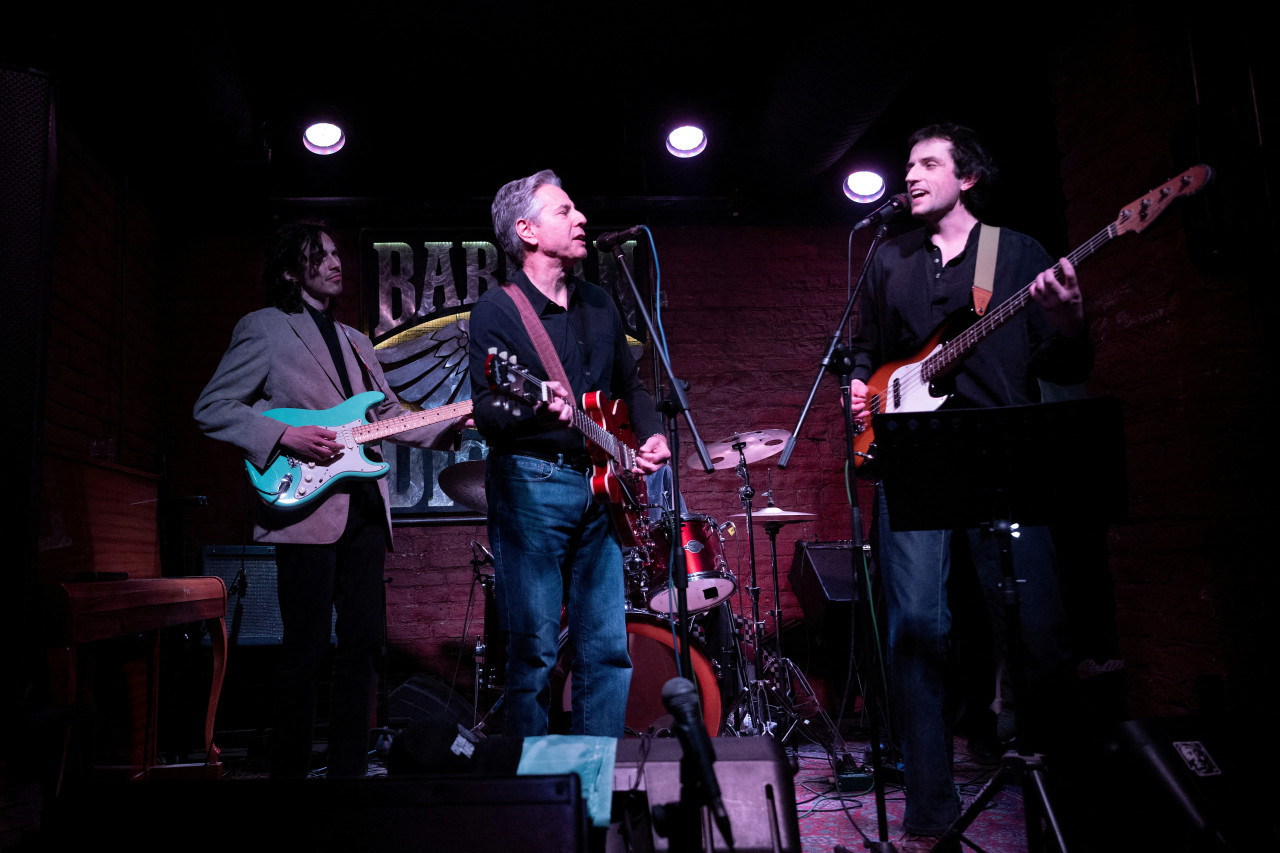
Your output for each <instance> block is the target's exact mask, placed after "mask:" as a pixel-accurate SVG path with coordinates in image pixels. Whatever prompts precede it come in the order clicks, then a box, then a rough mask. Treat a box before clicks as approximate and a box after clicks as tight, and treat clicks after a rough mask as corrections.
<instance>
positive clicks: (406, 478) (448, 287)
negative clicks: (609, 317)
mask: <svg viewBox="0 0 1280 853" xmlns="http://www.w3.org/2000/svg"><path fill="white" fill-rule="evenodd" d="M625 249H626V255H625V257H626V258H627V260H628V262H629V264H630V266H631V269H632V275H633V276H634V277H635V279H636V281H637V282H640V283H641V286H642V287H643V283H644V282H646V281H647V280H648V278H647V276H648V273H647V270H648V267H649V264H648V263H647V262H646V256H645V255H644V253H642V252H637V251H636V244H635V243H634V242H633V243H630V244H628V245H627V246H626V247H625ZM360 270H361V276H362V288H361V291H362V293H363V295H364V297H363V298H364V305H363V313H364V318H365V322H364V325H366V326H370V325H371V326H372V328H371V329H369V336H370V338H372V339H373V342H374V345H375V347H376V349H377V352H378V360H379V362H381V364H382V369H383V371H384V372H385V373H386V376H387V381H388V382H389V383H390V385H391V387H392V388H393V389H394V390H395V392H396V395H397V396H399V398H400V400H401V402H403V403H404V404H405V405H406V406H409V407H410V408H417V409H430V408H435V407H437V406H445V405H448V404H450V403H456V402H459V401H461V400H467V399H470V397H471V388H470V385H469V383H468V381H467V342H468V335H467V330H468V323H469V320H470V315H471V306H472V305H474V304H475V302H476V300H477V299H478V298H479V297H480V294H481V293H483V292H484V291H485V290H487V289H488V288H489V287H491V286H497V285H500V284H502V283H503V282H504V281H506V274H507V273H506V258H505V257H504V256H503V253H502V250H501V249H499V248H498V247H497V245H496V244H495V243H494V242H493V240H492V236H491V234H489V233H488V232H482V231H480V230H479V229H461V228H459V229H449V230H441V229H429V230H428V229H423V230H416V231H406V230H395V231H381V230H372V229H370V230H365V231H363V232H361V236H360ZM581 274H582V275H583V276H584V277H585V278H587V279H589V280H591V281H595V282H597V283H599V284H601V285H602V286H604V287H605V288H606V289H608V290H610V292H612V293H613V294H614V299H615V300H616V301H617V302H618V307H619V310H620V311H621V312H622V317H623V320H624V322H625V323H626V324H627V327H628V334H629V336H630V337H631V338H632V339H633V342H634V343H635V345H636V346H637V347H639V346H642V345H643V344H642V335H643V330H639V331H637V330H636V329H635V324H636V321H637V312H636V310H635V307H634V306H633V305H632V304H631V302H632V300H631V296H630V293H629V292H627V288H619V287H617V282H618V269H617V261H616V260H615V259H614V257H613V255H612V254H611V253H606V252H597V253H595V254H594V255H593V256H591V257H588V258H587V260H586V262H585V263H584V265H583V269H582V270H581ZM487 452H488V451H487V448H486V446H485V444H484V441H483V440H482V439H481V438H480V435H479V433H476V432H474V431H468V432H467V433H465V434H464V436H463V442H462V446H461V448H460V449H459V450H457V451H452V452H444V451H425V450H419V449H418V448H410V447H402V446H400V445H395V444H391V443H390V442H385V443H384V444H383V447H382V453H383V459H385V460H386V461H387V462H389V463H390V465H391V470H390V472H389V473H388V485H389V487H390V489H391V513H392V516H393V518H394V519H395V520H396V521H397V522H400V523H414V522H426V521H453V520H460V519H474V518H476V517H477V516H478V515H479V514H482V513H483V511H484V510H483V501H482V500H481V499H480V498H481V497H482V492H481V494H480V496H479V497H477V496H476V495H475V491H476V490H475V489H474V488H469V487H467V484H466V483H465V482H464V483H462V488H461V489H459V488H458V483H457V482H455V481H458V480H459V479H460V477H459V475H460V474H466V475H467V478H470V479H474V476H475V475H476V472H482V470H483V465H482V464H480V463H481V462H482V460H483V459H484V457H485V455H486V454H487ZM450 469H452V470H450ZM446 471H448V473H445V472H446ZM442 476H443V479H444V483H445V487H448V486H450V485H451V484H452V485H454V488H450V489H449V492H452V493H453V495H455V496H459V495H461V496H462V498H463V500H465V501H466V502H467V503H470V504H473V505H472V506H464V505H463V504H462V503H461V502H459V501H455V499H454V497H451V496H450V494H449V493H446V491H445V487H442V485H441V481H442ZM480 476H481V477H482V476H483V475H482V473H481V474H480ZM463 479H466V478H463ZM472 485H474V484H472ZM481 488H482V487H481Z"/></svg>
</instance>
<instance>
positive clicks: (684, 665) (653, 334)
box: [610, 241, 715, 675]
mask: <svg viewBox="0 0 1280 853" xmlns="http://www.w3.org/2000/svg"><path fill="white" fill-rule="evenodd" d="M624 245H625V244H624V242H623V241H618V242H616V243H614V244H613V245H612V246H611V247H610V248H611V249H612V252H613V257H614V258H615V259H616V260H617V262H618V269H619V271H620V278H625V279H626V281H627V285H628V286H629V287H630V289H631V295H632V298H633V299H634V300H635V305H636V310H638V311H639V312H640V316H641V318H643V319H644V325H645V328H646V329H648V331H649V340H650V341H652V343H653V354H654V364H655V365H661V367H662V375H663V376H664V377H665V379H666V382H667V385H666V387H667V388H669V389H670V394H669V395H668V394H666V393H663V392H662V390H661V388H662V386H661V385H659V388H658V410H659V411H661V412H662V414H663V417H664V418H665V423H666V427H667V445H668V449H669V450H670V451H671V463H672V464H671V466H670V468H671V504H672V511H671V516H670V518H671V519H672V529H671V558H670V560H669V562H668V563H667V565H668V566H670V567H671V575H672V583H673V584H674V586H675V593H676V627H677V631H678V635H679V646H680V649H679V661H680V672H681V673H684V674H689V675H691V674H692V673H693V661H692V657H691V655H690V651H689V597H688V589H689V572H688V569H687V567H686V566H687V564H686V562H685V552H684V548H683V547H681V543H682V542H683V533H682V530H681V526H682V525H683V524H684V514H683V513H682V512H681V511H680V465H679V459H680V455H679V454H680V428H679V424H678V423H677V418H678V417H679V416H680V415H682V414H683V415H684V418H685V421H686V422H687V423H688V424H689V432H690V434H692V436H693V442H694V447H695V450H696V451H697V453H698V458H699V459H700V460H701V461H702V467H703V469H705V470H706V471H707V472H708V473H709V472H711V471H713V470H715V469H714V467H713V466H712V464H711V456H710V454H708V453H707V448H706V445H705V444H704V443H703V441H702V438H701V436H699V435H698V428H697V426H696V425H695V424H694V422H693V415H692V413H691V412H690V410H689V400H688V397H686V395H685V385H684V382H682V381H681V380H679V379H677V378H676V375H675V373H674V372H673V371H672V369H671V362H670V360H669V359H668V358H667V352H666V349H665V348H664V347H663V346H662V345H661V344H660V340H661V338H660V337H659V335H658V330H657V327H656V326H654V324H653V320H652V318H650V316H649V310H648V308H646V307H645V300H644V298H643V297H642V296H641V295H640V288H639V287H637V286H636V280H635V277H634V276H632V275H631V268H630V267H629V266H628V265H627V262H626V253H625V251H624V248H623V247H624ZM664 511H665V508H664Z"/></svg>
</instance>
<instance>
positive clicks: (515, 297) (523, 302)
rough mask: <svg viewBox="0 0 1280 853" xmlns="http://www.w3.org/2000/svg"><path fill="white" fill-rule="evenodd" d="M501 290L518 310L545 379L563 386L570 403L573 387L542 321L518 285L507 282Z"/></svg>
mask: <svg viewBox="0 0 1280 853" xmlns="http://www.w3.org/2000/svg"><path fill="white" fill-rule="evenodd" d="M502 289H503V290H504V291H505V292H506V294H507V296H510V297H511V301H512V302H514V303H515V304H516V308H517V309H519V311H520V319H521V320H523V321H524V330H525V331H526V332H528V333H529V340H531V341H533V348H534V349H536V350H537V351H538V358H539V359H540V360H541V361H542V367H543V369H544V370H546V371H547V378H548V379H554V380H555V381H556V382H559V383H560V384H561V385H563V386H564V390H565V392H566V393H567V394H568V395H569V399H570V401H571V402H572V400H573V386H572V385H570V384H569V377H568V376H566V375H565V372H564V365H562V364H561V363H560V356H558V355H556V348H555V347H554V346H553V345H552V344H551V338H549V337H547V330H546V329H545V328H543V326H542V320H540V319H539V318H538V315H537V312H535V311H534V310H533V306H532V305H531V304H530V303H529V297H527V296H525V295H524V291H523V290H521V289H520V285H518V284H515V283H514V282H510V281H509V282H507V283H506V284H504V285H502Z"/></svg>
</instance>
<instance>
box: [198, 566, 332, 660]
mask: <svg viewBox="0 0 1280 853" xmlns="http://www.w3.org/2000/svg"><path fill="white" fill-rule="evenodd" d="M203 560H204V562H203V567H204V568H203V573H204V574H205V575H206V576H214V575H216V576H217V577H220V578H222V581H223V583H225V584H226V585H227V642H228V643H229V644H230V645H232V646H235V645H241V646H264V645H279V644H280V641H281V638H282V635H283V633H284V629H283V628H282V626H281V624H280V602H279V600H278V599H277V598H276V549H275V547H274V546H272V545H206V546H205V548H204V558H203ZM241 570H243V571H244V576H243V584H241V583H239V582H238V579H239V578H240V573H241ZM337 621H338V616H337V614H336V613H334V614H333V616H332V621H331V623H330V627H329V630H330V638H331V640H332V641H333V642H335V643H336V642H337V635H336V634H335V633H333V631H334V629H335V627H336V625H337Z"/></svg>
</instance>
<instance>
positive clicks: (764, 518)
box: [729, 506, 818, 524]
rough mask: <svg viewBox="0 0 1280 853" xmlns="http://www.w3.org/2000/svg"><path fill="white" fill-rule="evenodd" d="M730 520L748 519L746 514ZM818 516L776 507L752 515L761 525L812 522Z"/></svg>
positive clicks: (743, 513)
mask: <svg viewBox="0 0 1280 853" xmlns="http://www.w3.org/2000/svg"><path fill="white" fill-rule="evenodd" d="M729 517H730V518H746V517H747V514H746V513H745V512H740V513H738V514H737V515H731V516H729ZM817 517H818V516H816V515H814V514H813V513H811V512H791V511H789V510H785V509H779V508H778V507H776V506H770V507H765V508H764V509H762V510H760V511H759V512H753V513H751V520H752V521H758V522H760V523H761V524H794V523H796V522H798V521H812V520H813V519H815V518H817Z"/></svg>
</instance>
